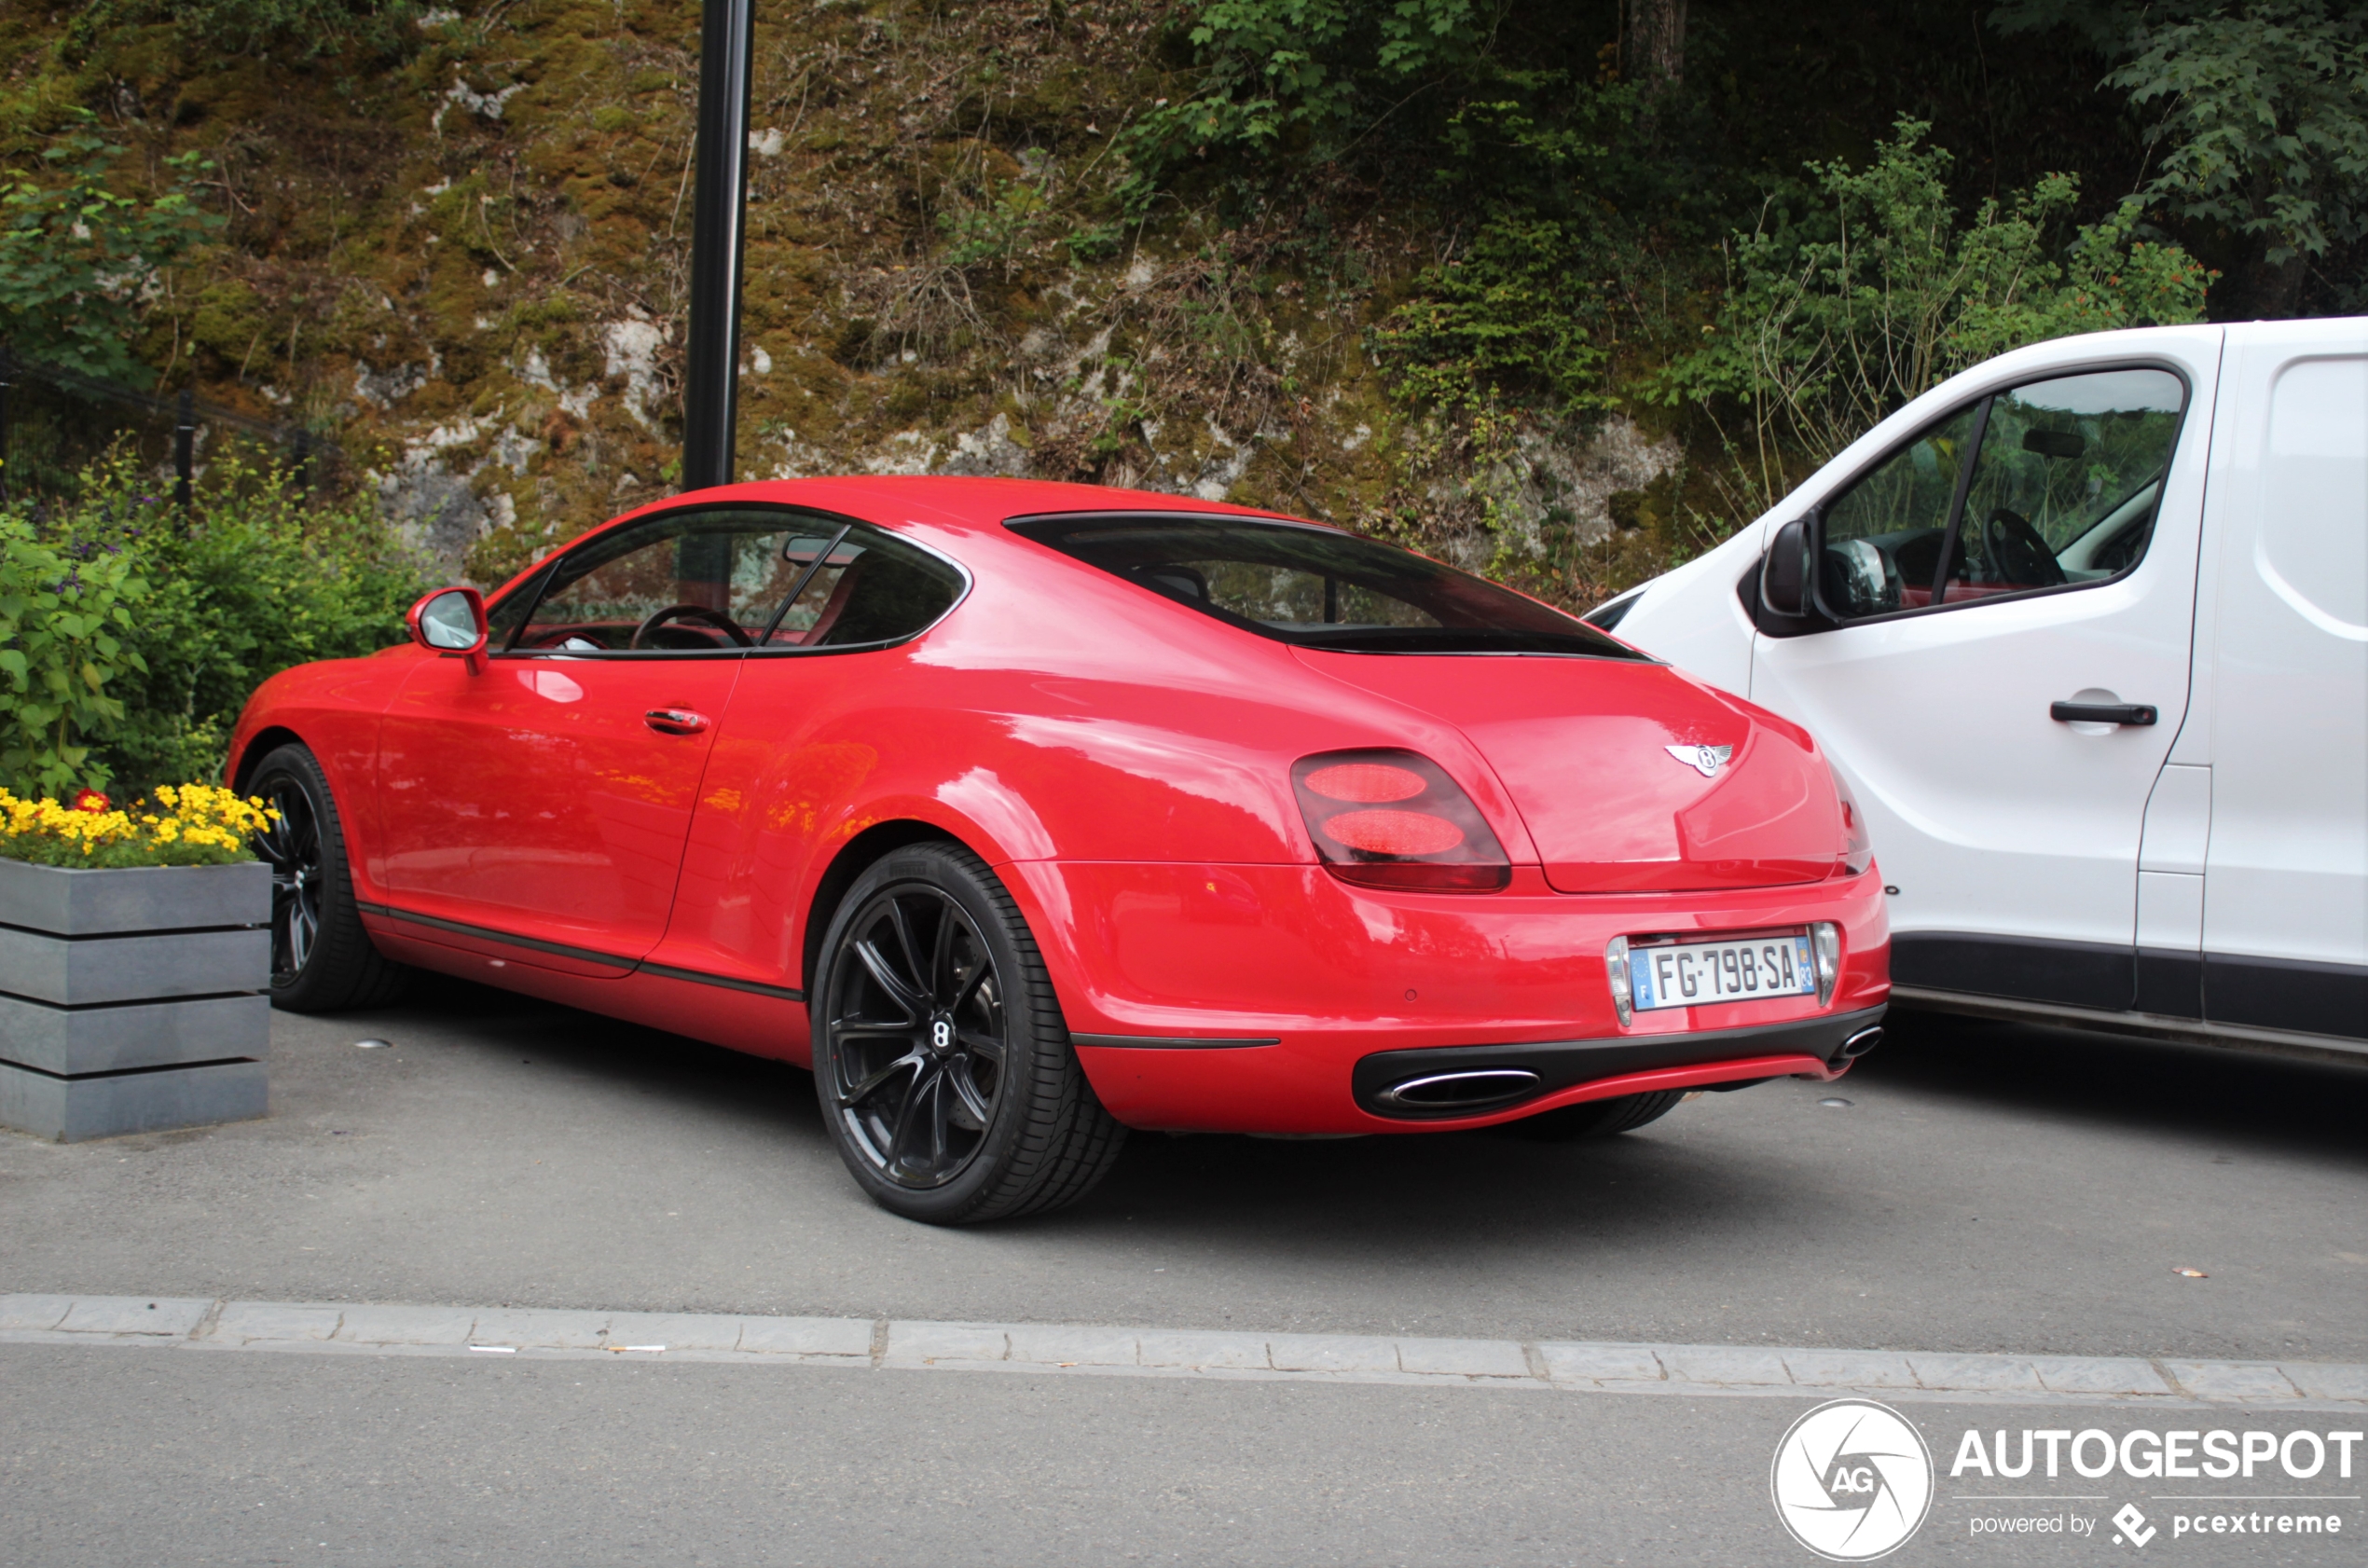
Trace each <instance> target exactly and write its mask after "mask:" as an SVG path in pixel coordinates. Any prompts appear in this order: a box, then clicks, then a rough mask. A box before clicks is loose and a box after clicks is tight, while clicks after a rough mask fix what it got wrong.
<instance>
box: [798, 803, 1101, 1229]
mask: <svg viewBox="0 0 2368 1568" xmlns="http://www.w3.org/2000/svg"><path fill="white" fill-rule="evenodd" d="M818 971H819V986H818V988H817V990H816V992H815V995H814V997H813V999H812V1002H811V1004H810V1006H811V1010H812V1017H813V1021H814V1073H815V1081H816V1088H817V1091H818V1095H819V1099H820V1100H821V1102H822V1115H823V1118H824V1120H825V1121H828V1123H829V1124H830V1129H831V1136H832V1138H833V1140H834V1141H835V1142H836V1143H837V1144H838V1148H839V1156H840V1158H842V1159H844V1160H845V1161H846V1162H847V1169H848V1170H849V1171H851V1172H852V1173H854V1176H855V1179H856V1181H857V1183H858V1184H859V1185H860V1186H861V1187H862V1189H863V1190H864V1191H865V1192H867V1193H869V1194H870V1195H871V1197H872V1199H873V1201H874V1202H875V1203H877V1204H880V1206H882V1207H883V1208H887V1209H890V1210H893V1211H894V1212H896V1213H898V1214H901V1215H902V1216H904V1217H906V1218H908V1219H918V1220H924V1221H927V1222H928V1223H930V1224H933V1225H960V1224H971V1223H975V1222H977V1221H980V1220H987V1219H1009V1218H1012V1217H1015V1216H1019V1215H1024V1214H1034V1213H1039V1212H1040V1211H1042V1210H1046V1209H1053V1208H1058V1207H1060V1206H1061V1205H1062V1204H1069V1203H1074V1202H1075V1201H1076V1200H1078V1199H1079V1198H1081V1197H1083V1196H1084V1195H1085V1194H1086V1193H1087V1192H1088V1191H1090V1190H1092V1189H1093V1187H1094V1184H1095V1182H1097V1181H1099V1180H1101V1179H1102V1176H1103V1175H1104V1174H1105V1173H1106V1172H1108V1169H1109V1167H1110V1164H1111V1162H1112V1161H1114V1160H1115V1159H1117V1157H1118V1151H1119V1147H1120V1145H1121V1144H1122V1142H1124V1140H1125V1137H1126V1129H1125V1128H1124V1127H1122V1126H1121V1125H1120V1124H1119V1123H1118V1122H1117V1121H1115V1120H1113V1119H1112V1118H1111V1116H1110V1114H1109V1112H1108V1111H1107V1110H1104V1109H1103V1108H1102V1103H1101V1102H1100V1101H1099V1100H1097V1099H1095V1097H1094V1090H1093V1087H1092V1085H1090V1084H1088V1083H1087V1082H1086V1081H1085V1074H1084V1071H1083V1070H1082V1069H1081V1067H1080V1066H1078V1061H1077V1052H1075V1051H1074V1050H1073V1049H1071V1048H1070V1045H1069V1038H1068V1027H1067V1025H1066V1024H1064V1023H1063V1022H1062V1019H1061V1010H1060V1004H1059V1003H1058V1001H1057V1000H1056V999H1055V998H1054V997H1053V985H1052V982H1051V981H1050V979H1048V978H1047V976H1046V975H1045V972H1044V961H1043V959H1042V957H1041V956H1039V954H1038V952H1037V948H1036V942H1035V941H1034V940H1033V939H1032V938H1031V937H1030V936H1029V935H1028V931H1027V926H1026V922H1025V921H1023V920H1022V919H1021V918H1020V912H1019V909H1018V906H1017V905H1015V904H1013V903H1012V895H1011V894H1010V893H1009V892H1008V891H1007V890H1005V888H1004V887H1003V885H1002V883H1001V882H999V881H998V880H997V878H996V875H995V873H993V872H991V871H989V870H988V869H987V867H986V864H985V862H984V861H982V860H979V858H978V857H977V856H975V855H972V854H971V853H970V852H969V851H968V850H965V849H961V848H958V847H957V846H952V845H937V844H930V845H921V846H915V847H913V848H910V849H900V850H897V851H894V852H893V853H891V854H890V855H888V857H887V858H886V859H885V860H881V861H880V862H878V863H877V864H875V865H874V866H873V867H872V868H871V869H870V870H868V871H866V872H864V873H863V874H862V875H861V876H860V877H858V878H857V879H856V882H855V885H854V886H853V887H850V888H848V889H847V897H846V899H845V900H844V901H841V902H840V904H839V908H838V913H837V914H836V915H834V916H833V918H832V921H831V926H830V929H829V931H828V932H827V933H826V934H825V935H824V937H823V939H822V955H821V962H820V964H819V966H818Z"/></svg>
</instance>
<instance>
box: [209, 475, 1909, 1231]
mask: <svg viewBox="0 0 2368 1568" xmlns="http://www.w3.org/2000/svg"><path fill="white" fill-rule="evenodd" d="M411 629H412V633H413V641H412V643H411V644H410V645H406V646H402V647H397V648H392V649H389V650H387V651H385V652H383V653H379V654H378V655H377V656H375V657H372V658H365V659H348V660H338V661H334V662H329V663H324V664H316V665H309V666H305V667H300V668H297V669H293V670H290V671H288V672H286V673H285V674H282V675H280V676H277V677H275V678H274V679H272V680H271V681H268V682H266V683H265V684H264V686H263V688H262V689H261V690H260V691H258V692H257V693H256V694H255V698H254V700H253V701H252V702H250V703H249V704H248V706H247V709H246V712H245V714H244V715H243V716H242V717H241V720H240V722H239V726H238V729H237V731H236V733H235V735H234V736H233V737H232V740H231V744H230V772H231V777H233V778H234V780H235V781H236V782H237V783H238V785H239V786H240V787H241V789H243V790H251V791H257V792H259V793H262V794H264V795H267V796H268V797H269V799H270V800H271V801H272V802H273V803H274V804H276V805H277V806H278V807H279V809H280V811H281V813H282V816H281V819H280V821H279V823H278V824H277V826H276V827H275V828H274V829H273V830H272V832H270V833H269V834H268V838H267V840H266V841H265V842H264V843H263V845H262V846H261V848H262V850H263V852H264V854H265V857H266V858H267V859H268V860H270V862H271V863H272V866H273V868H274V871H275V873H276V877H277V881H276V887H277V898H276V901H275V904H274V910H273V919H274V946H273V964H272V997H273V999H274V1000H275V1001H276V1002H277V1003H278V1004H279V1005H280V1006H282V1007H287V1008H294V1009H297V1010H324V1009H335V1008H341V1007H351V1006H360V1005H367V1004H370V1003H373V1002H376V1001H379V1000H382V999H384V998H385V997H388V996H389V995H391V994H392V988H393V985H394V983H395V982H396V980H397V979H398V977H399V976H400V974H401V973H402V968H403V966H416V967H418V968H420V969H424V970H440V971H442V972H445V973H447V974H456V975H465V976H467V977H469V978H471V979H474V980H479V981H485V982H489V983H492V984H496V985H504V986H508V987H510V988H512V989H514V990H518V991H524V992H528V993H530V994H532V995H534V996H538V997H548V998H551V999H553V1000H556V1001H560V1002H565V1003H568V1004H570V1005H571V1006H575V1007H582V1008H588V1009H591V1010H593V1011H598V1012H603V1013H610V1014H613V1015H615V1016H617V1017H620V1018H629V1019H636V1020H640V1021H641V1022H644V1023H647V1024H651V1025H657V1026H659V1027H662V1028H666V1029H669V1030H672V1031H674V1032H676V1033H678V1034H683V1035H689V1036H692V1037H695V1038H699V1039H705V1040H711V1041H714V1042H716V1043H718V1044H721V1045H725V1046H730V1047H733V1048H735V1049H737V1050H741V1051H748V1052H756V1053H758V1054H761V1055H766V1056H776V1057H781V1058H784V1059H786V1060H789V1061H792V1062H794V1063H797V1064H799V1065H801V1066H811V1067H812V1068H813V1069H814V1071H815V1073H816V1075H817V1079H818V1084H819V1093H820V1099H821V1103H822V1106H823V1108H824V1114H825V1116H826V1118H827V1120H828V1121H829V1124H830V1129H831V1133H832V1135H833V1137H834V1138H835V1139H836V1140H837V1144H838V1148H839V1149H840V1151H841V1153H842V1154H843V1155H844V1156H845V1158H846V1161H847V1168H848V1169H849V1170H850V1171H852V1172H853V1173H854V1176H855V1179H856V1180H857V1181H858V1182H860V1184H861V1185H862V1187H863V1188H864V1190H866V1191H867V1192H869V1193H870V1194H871V1195H872V1196H873V1197H874V1199H875V1200H877V1201H878V1202H879V1203H881V1204H885V1205H887V1206H888V1207H889V1208H891V1209H893V1210H895V1211H896V1212H898V1213H900V1214H904V1215H908V1216H910V1217H914V1218H916V1219H922V1220H929V1221H936V1222H959V1221H971V1220H984V1219H991V1218H998V1217H1007V1216H1012V1215H1018V1214H1024V1213H1028V1212H1031V1211H1036V1210H1040V1209H1044V1208H1049V1207H1052V1206H1053V1205H1056V1204H1064V1203H1067V1202H1069V1201H1070V1200H1072V1199H1075V1198H1077V1197H1078V1196H1080V1195H1081V1194H1082V1193H1083V1192H1085V1191H1086V1190H1088V1189H1089V1188H1091V1187H1092V1186H1093V1184H1094V1182H1095V1180H1096V1179H1097V1178H1098V1177H1099V1176H1101V1175H1102V1174H1103V1172H1104V1171H1105V1170H1107V1169H1108V1166H1109V1164H1110V1162H1111V1160H1112V1159H1113V1158H1114V1157H1115V1155H1116V1154H1117V1151H1118V1148H1119V1145H1120V1142H1121V1140H1122V1138H1123V1136H1124V1129H1126V1128H1128V1127H1140V1128H1169V1129H1197V1130H1205V1131H1220V1132H1256V1133H1329V1134H1342V1133H1392V1132H1412V1131H1425V1130H1443V1129H1455V1128H1468V1127H1478V1126H1482V1125H1486V1124H1489V1123H1493V1122H1500V1121H1515V1120H1517V1119H1518V1120H1521V1121H1522V1122H1523V1126H1524V1128H1525V1129H1528V1130H1534V1131H1536V1132H1538V1133H1540V1134H1541V1135H1553V1136H1578V1135H1602V1134H1607V1133H1616V1132H1620V1131H1624V1130H1626V1129H1628V1128H1631V1127H1635V1126H1639V1125H1641V1124H1643V1123H1644V1122H1645V1121H1650V1120H1652V1119H1653V1118H1655V1117H1657V1116H1659V1115H1660V1114H1662V1113H1663V1112H1664V1111H1666V1110H1667V1109H1669V1107H1671V1106H1673V1104H1675V1103H1676V1102H1677V1100H1678V1099H1679V1098H1681V1097H1682V1096H1683V1094H1684V1093H1686V1092H1687V1090H1690V1089H1695V1088H1711V1089H1731V1088H1740V1087H1742V1086H1744V1085H1747V1084H1751V1083H1756V1082H1760V1081H1763V1080H1768V1079H1771V1078H1776V1077H1779V1076H1783V1075H1794V1076H1806V1077H1810V1078H1818V1079H1828V1078H1832V1077H1835V1076H1837V1075H1838V1074H1839V1073H1841V1072H1842V1071H1843V1070H1844V1069H1845V1068H1846V1067H1847V1066H1849V1064H1850V1061H1851V1059H1852V1057H1853V1056H1855V1055H1857V1054H1859V1053H1860V1052H1863V1051H1865V1049H1866V1048H1868V1047H1869V1046H1871V1045H1872V1044H1873V1043H1874V1041H1875V1039H1876V1038H1877V1037H1878V1035H1879V1028H1878V1024H1879V1020H1880V1018H1881V1016H1882V1011H1883V1006H1884V1002H1885V998H1886V997H1887V996H1888V994H1889V981H1888V978H1887V958H1888V951H1889V938H1888V935H1887V929H1886V927H1885V923H1884V915H1883V892H1882V887H1881V884H1880V880H1879V876H1878V875H1877V874H1876V873H1875V871H1874V869H1873V865H1872V861H1871V859H1870V855H1869V851H1868V847H1867V844H1866V840H1865V835H1864V833H1863V832H1862V831H1861V829H1860V828H1859V826H1858V820H1859V819H1858V816H1857V813H1856V810H1855V808H1854V807H1853V805H1852V802H1851V800H1850V798H1849V796H1848V795H1847V793H1846V792H1844V791H1842V790H1841V789H1840V788H1839V787H1838V784H1837V782H1836V780H1835V778H1834V776H1833V774H1832V772H1831V770H1830V769H1828V767H1827V766H1826V763H1825V761H1824V757H1823V756H1822V755H1821V754H1820V753H1819V751H1818V750H1817V746H1816V744H1815V742H1813V741H1812V740H1811V739H1810V736H1808V734H1807V733H1805V732H1804V731H1802V730H1801V729H1799V728H1798V727H1797V726H1795V725H1793V724H1790V723H1787V722H1785V721H1783V719H1780V718H1777V717H1775V716H1774V715H1772V714H1770V713H1768V712H1766V711H1764V710H1763V709H1760V708H1754V707H1752V706H1751V705H1750V704H1748V703H1746V702H1743V701H1742V700H1740V699H1738V698H1735V697H1732V696H1729V695H1727V694H1725V693H1723V692H1718V691H1714V690H1713V689H1711V688H1710V687H1707V686H1705V685H1703V684H1702V683H1701V682H1700V681H1694V680H1692V679H1690V678H1688V677H1687V676H1684V675H1681V674H1679V673H1677V672H1676V671H1675V670H1673V669H1671V668H1670V667H1667V666H1666V665H1662V664H1659V663H1657V662H1656V661H1654V660H1653V659H1651V658H1649V657H1647V656H1645V654H1642V653H1638V652H1636V651H1635V650H1634V649H1632V648H1630V647H1628V646H1626V645H1625V644H1623V643H1621V642H1618V641H1617V640H1614V639H1613V638H1611V637H1610V636H1608V635H1606V634H1604V633H1603V632H1599V631H1597V630H1596V629H1595V628H1593V627H1591V626H1587V625H1585V624H1583V623H1581V622H1579V621H1577V620H1576V619H1574V618H1572V617H1570V616H1568V615H1565V614H1563V613H1562V612H1560V611H1556V610H1552V609H1549V608H1548V607H1547V606H1545V605H1543V604H1540V603H1538V602H1536V601H1535V600H1534V599H1530V598H1524V597H1522V596H1521V595H1519V594H1516V593H1513V592H1510V591H1508V590H1507V589H1505V588H1501V587H1498V586H1495V585H1493V584H1490V583H1487V582H1484V581H1481V580H1480V579H1479V578H1476V577H1472V576H1469V575H1467V574H1466V573H1464V572H1461V571H1454V570H1452V568H1449V567H1446V566H1443V565H1440V564H1439V563H1438V562H1436V561H1432V560H1428V559H1425V558H1424V557H1420V556H1415V555H1411V554H1409V553H1408V552H1406V551H1403V550H1398V549H1394V548H1392V547H1390V546H1388V545H1385V544H1381V543H1374V542H1373V541H1371V540H1368V539H1362V538H1358V537H1356V536H1355V535H1352V534H1348V533H1344V532H1342V531H1341V530H1337V529H1331V528H1326V527H1323V526H1320V525H1317V524H1315V523H1308V522H1302V521H1299V520H1296V519H1293V518H1288V517H1278V516H1266V515H1263V514H1260V513H1255V512H1248V511H1244V510H1241V509H1239V508H1235V507H1229V506H1221V505H1212V504H1208V503H1205V502H1196V501H1192V500H1190V499H1185V498H1178V497H1176V496H1167V495H1144V494H1135V493H1129V492H1125V491H1117V490H1107V489H1098V488H1086V487H1081V486H1069V485H1053V484H1037V483H1029V482H1023V481H1016V480H993V479H963V478H866V479H815V480H798V481H792V482H783V483H768V484H753V485H740V486H735V487H732V488H724V489H715V490H708V491H702V492H699V493H695V494H692V495H687V496H681V497H678V498H675V499H672V500H669V501H666V502H660V503H658V504H656V505H653V506H649V507H645V508H643V509H642V510H640V511H638V512H634V513H631V514H629V515H627V516H624V517H621V518H619V519H617V520H616V521H615V522H613V523H611V524H609V525H607V526H606V527H604V528H602V529H599V530H597V531H595V532H593V533H590V534H587V535H585V537H584V538H582V539H579V540H577V541H576V542H575V543H571V544H570V545H568V546H567V547H566V548H564V549H561V550H559V551H558V552H556V553H554V554H553V555H552V556H550V557H548V558H546V559H544V561H542V562H540V563H538V564H537V565H536V566H534V567H533V568H532V569H530V571H526V572H524V573H523V574H521V575H520V576H519V577H518V578H516V580H515V581H514V582H512V583H510V584H509V585H507V586H506V587H504V588H503V589H502V590H501V591H500V592H499V593H497V594H495V595H494V596H493V597H492V598H491V600H490V601H489V602H487V601H484V600H481V599H480V598H479V596H478V595H477V594H476V592H475V590H474V589H469V588H447V589H444V590H442V591H441V592H438V593H434V594H431V595H429V596H427V597H426V598H423V599H421V600H420V603H419V604H418V605H417V606H416V607H415V608H414V609H413V611H412V612H411Z"/></svg>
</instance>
